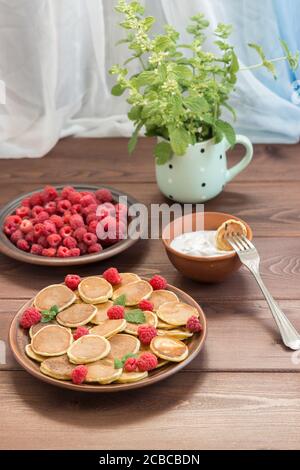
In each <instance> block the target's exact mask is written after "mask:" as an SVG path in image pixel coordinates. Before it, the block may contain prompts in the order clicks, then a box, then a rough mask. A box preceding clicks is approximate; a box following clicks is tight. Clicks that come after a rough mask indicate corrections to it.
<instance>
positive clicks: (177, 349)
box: [150, 336, 189, 362]
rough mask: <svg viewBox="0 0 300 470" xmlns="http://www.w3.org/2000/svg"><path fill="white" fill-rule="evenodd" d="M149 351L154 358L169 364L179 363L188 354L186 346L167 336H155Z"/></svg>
mask: <svg viewBox="0 0 300 470" xmlns="http://www.w3.org/2000/svg"><path fill="white" fill-rule="evenodd" d="M150 349H151V351H152V352H153V353H154V354H155V355H156V356H158V357H160V358H161V359H165V360H166V361H171V362H181V361H183V360H184V359H186V357H187V356H188V354H189V350H188V347H187V345H186V344H184V343H183V342H182V341H180V340H178V339H175V338H172V337H169V336H156V337H155V338H153V339H152V341H151V344H150Z"/></svg>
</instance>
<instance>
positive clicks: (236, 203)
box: [0, 162, 300, 238]
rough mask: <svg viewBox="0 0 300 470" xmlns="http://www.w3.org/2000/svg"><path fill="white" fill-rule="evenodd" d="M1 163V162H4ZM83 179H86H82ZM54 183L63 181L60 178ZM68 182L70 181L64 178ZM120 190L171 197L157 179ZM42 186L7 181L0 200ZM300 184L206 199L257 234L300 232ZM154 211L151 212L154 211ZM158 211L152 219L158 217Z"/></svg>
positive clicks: (209, 207) (156, 198)
mask: <svg viewBox="0 0 300 470" xmlns="http://www.w3.org/2000/svg"><path fill="white" fill-rule="evenodd" d="M0 163H1V162H0ZM81 181H83V179H82V180H81ZM50 182H51V183H59V182H60V180H59V178H58V179H57V180H54V181H53V180H52V181H50ZM64 182H65V183H68V181H66V180H64ZM103 182H104V181H103V180H101V178H98V177H95V179H94V180H93V181H92V179H90V180H89V183H96V184H98V185H99V186H101V183H103ZM115 186H116V188H117V189H119V190H120V191H124V192H127V193H128V194H131V195H132V196H134V197H135V198H136V199H137V200H138V201H140V202H142V203H144V204H146V205H147V206H148V207H149V208H150V204H162V203H166V202H170V201H168V200H167V199H166V198H165V197H164V196H163V195H162V194H161V193H160V192H159V190H158V188H157V185H156V183H148V184H147V185H145V184H143V183H136V184H130V183H127V182H126V183H125V182H120V183H118V184H117V185H115ZM38 188H41V182H39V183H34V184H33V183H28V182H26V183H24V182H23V183H18V184H14V185H12V184H11V182H9V181H6V182H3V184H1V194H0V204H1V205H2V204H6V203H7V202H9V201H10V200H11V199H12V198H15V197H16V196H18V195H20V194H24V193H26V192H28V191H32V190H35V189H38ZM299 200H300V185H299V183H298V182H289V184H288V190H287V185H286V183H260V184H258V183H235V182H234V183H230V184H229V185H228V187H227V188H226V189H225V190H224V191H223V193H222V194H220V195H219V196H217V197H216V198H215V199H213V200H211V201H208V202H207V203H205V210H206V211H219V212H226V213H231V214H234V215H237V216H239V217H241V218H243V219H245V220H246V221H247V222H248V223H249V224H250V225H251V227H252V229H253V231H254V235H255V236H259V237H273V238H274V237H291V236H300V224H299V220H300V206H299V203H298V201H299ZM150 213H151V212H150ZM155 215H156V213H155V211H154V212H152V219H153V220H155V219H156V216H155Z"/></svg>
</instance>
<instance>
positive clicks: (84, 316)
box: [56, 303, 97, 328]
mask: <svg viewBox="0 0 300 470" xmlns="http://www.w3.org/2000/svg"><path fill="white" fill-rule="evenodd" d="M96 313H97V308H96V307H95V305H92V304H85V303H81V304H74V305H71V307H68V308H66V309H65V310H62V311H61V312H59V314H58V315H57V316H56V320H57V321H58V323H59V324H60V325H63V326H68V327H70V328H76V327H77V326H82V325H86V324H87V323H89V322H90V321H91V319H92V318H93V317H94V316H95V314H96Z"/></svg>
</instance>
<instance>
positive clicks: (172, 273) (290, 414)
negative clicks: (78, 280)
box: [0, 138, 300, 449]
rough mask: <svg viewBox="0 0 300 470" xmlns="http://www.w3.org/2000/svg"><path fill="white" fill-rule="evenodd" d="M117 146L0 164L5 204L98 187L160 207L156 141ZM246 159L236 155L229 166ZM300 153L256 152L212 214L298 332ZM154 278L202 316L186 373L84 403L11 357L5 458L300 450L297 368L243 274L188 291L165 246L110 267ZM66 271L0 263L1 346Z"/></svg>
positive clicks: (61, 146) (0, 431)
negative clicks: (202, 329)
mask: <svg viewBox="0 0 300 470" xmlns="http://www.w3.org/2000/svg"><path fill="white" fill-rule="evenodd" d="M126 145H127V141H126V140H125V139H71V138H68V139H64V140H62V141H61V142H59V143H58V144H57V145H56V147H55V148H54V149H53V150H52V151H51V152H50V153H49V154H48V155H47V156H46V157H44V158H42V159H21V160H1V161H0V187H1V192H0V202H1V204H4V203H6V202H7V201H9V199H10V198H12V197H16V196H17V195H19V194H20V193H22V192H26V191H29V190H33V189H35V188H39V187H41V186H43V185H44V184H46V183H52V184H55V183H96V184H98V185H99V186H101V184H102V183H106V184H110V185H112V186H115V187H117V188H119V189H121V190H122V189H123V190H125V191H127V192H129V193H130V194H132V195H133V196H134V197H136V198H137V199H139V200H140V201H142V202H144V203H147V204H149V203H151V202H165V199H164V198H163V196H162V195H161V194H160V193H159V191H158V188H157V186H156V183H155V175H154V166H153V158H152V154H151V149H152V145H153V142H152V141H151V140H146V139H141V140H140V142H139V146H138V150H137V152H136V154H135V155H134V156H132V157H129V156H128V155H127V147H126ZM239 154H240V149H239V148H237V149H236V150H235V151H234V152H232V154H231V157H230V163H234V162H235V161H237V158H238V156H239ZM299 201H300V146H297V145H292V146H284V145H257V146H255V156H254V160H253V163H252V164H251V165H250V166H249V167H248V169H247V170H246V171H244V172H243V173H242V174H241V175H240V176H239V177H237V178H236V179H235V180H234V182H232V183H230V184H229V185H228V186H227V187H226V189H225V191H224V192H223V194H221V195H220V196H218V197H217V198H215V199H214V200H212V201H210V202H208V203H207V204H206V205H205V208H206V210H219V211H224V212H229V213H233V214H235V215H238V216H241V217H242V218H244V219H245V220H247V221H248V223H249V224H250V225H251V226H252V228H253V231H254V237H255V244H256V246H257V248H258V250H259V252H260V254H261V259H262V263H261V270H262V275H263V278H264V280H265V282H266V284H267V286H268V287H269V288H270V290H271V292H272V293H273V295H274V297H275V298H276V299H277V300H278V302H279V304H280V306H281V307H282V308H283V310H284V311H285V312H286V313H287V315H288V316H289V318H290V319H291V320H292V321H293V322H294V324H295V326H296V327H297V328H298V329H299V330H300V290H299V287H300V205H299ZM111 264H113V265H115V266H117V267H118V268H119V269H120V270H121V271H133V272H136V273H138V274H140V275H145V276H148V275H152V274H154V273H160V274H162V275H164V276H166V278H167V279H168V281H169V282H170V283H172V284H174V285H176V286H177V287H179V288H181V289H184V290H186V291H187V292H188V293H189V294H190V295H192V296H193V297H194V298H195V299H196V300H197V301H198V302H199V303H200V305H201V306H202V307H203V309H204V311H205V313H206V315H207V318H208V338H207V342H206V346H205V348H204V350H203V351H202V352H201V353H200V355H199V356H198V357H197V358H196V359H195V360H194V361H193V362H192V363H191V364H190V365H189V366H188V367H187V368H186V369H185V370H183V371H182V372H180V373H178V374H177V375H175V376H173V377H172V378H170V379H167V380H165V381H163V382H161V383H158V384H155V385H153V386H150V387H148V388H145V389H141V390H137V391H131V392H129V393H123V394H112V395H103V394H100V395H99V396H97V395H92V396H91V395H88V394H87V395H84V394H79V393H73V392H70V391H64V390H60V389H57V388H54V387H53V386H50V385H46V384H44V383H42V382H39V381H38V380H36V379H35V378H33V377H31V376H30V375H29V374H27V373H26V372H25V371H23V370H22V369H21V368H20V367H19V365H18V364H17V363H16V362H15V361H14V359H13V357H12V354H11V353H10V351H9V347H8V346H7V357H6V364H4V365H1V366H0V397H1V401H0V417H1V418H0V448H1V449H22V448H25V449H118V448H121V449H132V448H135V449H151V448H154V449H193V448H194V449H220V448H223V449H224V448H225V449H229V448H230V449H243V448H249V449H255V448H257V449H278V448H289V449H292V448H299V446H300V375H299V371H300V359H299V361H298V362H299V364H297V361H292V354H291V352H290V351H288V350H286V349H285V348H284V347H283V345H282V344H281V341H280V339H279V337H278V333H277V330H276V327H275V326H274V323H273V320H272V318H271V315H270V312H269V310H268V307H267V305H266V302H265V301H264V299H263V297H262V295H261V293H260V291H259V289H258V288H257V286H256V284H255V281H254V280H253V279H252V277H251V275H250V274H249V273H248V272H247V271H246V270H245V269H241V270H240V271H239V272H238V273H236V274H235V275H234V276H233V277H232V278H231V279H229V280H228V281H226V282H224V283H223V284H219V285H204V284H198V283H196V282H193V281H189V280H188V279H184V278H183V277H182V276H181V275H180V274H179V273H178V272H177V271H176V270H175V268H173V266H172V265H171V264H170V263H169V261H168V259H167V256H166V254H165V252H164V249H163V247H162V244H161V241H159V240H156V241H146V240H144V241H140V242H139V244H138V245H135V246H134V247H133V248H132V249H130V250H129V251H127V252H126V253H123V254H121V255H119V256H117V257H115V258H114V259H113V260H108V261H107V262H104V263H101V265H100V264H98V265H97V264H96V265H89V266H87V267H80V268H75V271H77V272H78V273H79V274H81V275H87V274H96V273H99V272H102V271H103V270H104V269H105V268H106V267H108V266H109V265H111ZM65 274H66V270H65V269H51V268H46V267H39V266H30V265H25V264H21V263H19V262H17V261H14V260H11V259H9V258H7V257H5V256H3V255H1V256H0V279H1V284H0V285H1V289H0V315H1V322H0V339H1V340H4V341H7V333H8V329H9V324H10V321H11V319H12V318H13V316H14V314H15V312H16V311H17V310H18V308H19V307H20V306H21V305H22V304H23V303H24V302H25V301H26V299H28V298H30V297H32V296H33V295H34V294H35V293H36V292H37V291H38V290H39V289H41V288H42V287H44V286H46V285H48V284H50V283H55V282H60V281H61V280H62V279H63V277H64V276H65Z"/></svg>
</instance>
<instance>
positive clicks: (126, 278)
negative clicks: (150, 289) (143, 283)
mask: <svg viewBox="0 0 300 470" xmlns="http://www.w3.org/2000/svg"><path fill="white" fill-rule="evenodd" d="M120 276H121V279H122V281H121V282H120V283H119V284H116V285H115V286H113V289H114V290H116V289H118V288H119V287H122V286H125V285H126V284H129V283H130V282H135V281H140V280H141V278H140V277H139V276H138V275H137V274H134V273H120Z"/></svg>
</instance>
